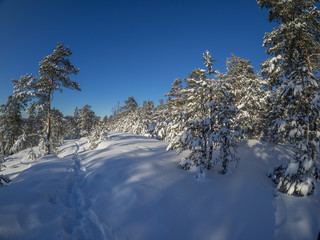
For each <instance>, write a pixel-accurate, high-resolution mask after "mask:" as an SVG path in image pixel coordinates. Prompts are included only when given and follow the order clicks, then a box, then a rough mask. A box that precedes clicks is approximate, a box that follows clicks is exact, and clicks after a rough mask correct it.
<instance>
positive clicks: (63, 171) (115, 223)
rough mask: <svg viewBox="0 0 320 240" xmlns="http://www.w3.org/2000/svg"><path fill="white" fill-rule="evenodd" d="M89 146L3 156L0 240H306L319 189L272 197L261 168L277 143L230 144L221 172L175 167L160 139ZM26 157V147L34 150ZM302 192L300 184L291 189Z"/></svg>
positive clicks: (275, 154) (118, 137)
mask: <svg viewBox="0 0 320 240" xmlns="http://www.w3.org/2000/svg"><path fill="white" fill-rule="evenodd" d="M109 136H110V140H106V141H99V142H98V143H97V148H96V149H95V150H89V147H90V143H88V141H87V139H85V138H82V139H80V140H78V141H76V140H70V141H66V143H65V144H64V145H63V146H62V147H61V149H60V154H58V155H49V156H46V157H42V158H38V159H37V160H34V161H32V160H29V159H27V156H28V152H29V151H28V150H25V151H22V152H20V153H18V154H16V155H13V156H11V157H9V159H7V160H6V162H5V163H4V164H5V165H6V166H7V167H6V168H5V169H4V170H2V171H1V172H0V174H4V175H8V176H10V178H11V179H13V181H12V182H11V183H10V184H8V185H6V186H2V187H1V188H0V191H1V193H0V219H1V223H0V239H24V240H26V239H48V240H49V239H139V240H143V239H146V240H147V239H155V240H156V239H268V240H269V239H284V240H286V239H293V240H294V239H299V240H300V239H316V238H317V236H318V233H319V231H320V219H319V216H320V197H319V196H320V195H319V194H320V193H319V192H316V194H315V195H314V196H309V197H302V198H297V197H292V196H287V195H284V194H279V195H278V196H277V197H275V196H274V190H273V189H274V186H273V185H272V182H271V181H270V179H268V178H267V177H266V174H267V172H268V169H269V168H272V167H274V166H278V165H279V163H282V162H286V161H288V160H289V159H290V154H291V152H290V150H289V148H288V147H286V146H280V145H275V146H273V145H269V144H267V143H264V142H260V141H255V140H246V141H242V142H241V143H240V146H239V148H238V153H239V154H238V155H239V157H240V164H239V166H238V168H235V167H231V169H230V170H231V172H232V173H231V174H229V175H227V176H226V175H221V174H219V173H218V170H216V169H214V170H210V171H207V172H206V173H205V175H206V177H205V178H201V179H196V178H194V174H195V172H194V171H185V170H182V169H180V168H178V163H179V161H180V159H181V156H177V155H176V154H175V153H174V152H173V151H170V152H166V148H167V143H165V142H161V141H157V140H154V139H149V138H146V137H141V136H136V135H132V134H123V133H111V134H110V135H109ZM35 151H36V150H35ZM301 187H302V188H305V187H306V186H301Z"/></svg>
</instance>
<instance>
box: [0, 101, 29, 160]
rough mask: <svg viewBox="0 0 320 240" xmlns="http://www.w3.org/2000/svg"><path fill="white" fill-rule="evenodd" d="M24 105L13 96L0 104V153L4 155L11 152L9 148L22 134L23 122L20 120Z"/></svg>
mask: <svg viewBox="0 0 320 240" xmlns="http://www.w3.org/2000/svg"><path fill="white" fill-rule="evenodd" d="M24 107H25V106H24V103H23V102H20V101H18V100H17V99H16V98H14V97H13V96H9V97H8V101H7V103H6V104H3V105H1V106H0V112H1V115H0V143H1V146H2V147H1V149H2V153H1V154H4V155H5V156H7V155H8V154H10V153H12V152H11V151H10V149H11V148H12V146H13V145H14V143H15V141H16V140H18V137H19V136H20V135H21V134H22V129H23V125H24V122H23V120H22V115H21V111H22V110H23V109H24Z"/></svg>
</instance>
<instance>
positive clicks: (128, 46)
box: [0, 0, 273, 116]
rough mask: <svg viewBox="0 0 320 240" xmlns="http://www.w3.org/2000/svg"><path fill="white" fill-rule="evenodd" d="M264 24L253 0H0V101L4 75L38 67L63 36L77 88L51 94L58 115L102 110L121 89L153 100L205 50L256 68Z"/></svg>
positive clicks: (7, 79) (6, 82) (122, 96)
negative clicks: (75, 71)
mask: <svg viewBox="0 0 320 240" xmlns="http://www.w3.org/2000/svg"><path fill="white" fill-rule="evenodd" d="M272 27H273V25H272V24H270V23H268V21H267V12H266V10H263V11H260V10H259V6H258V5H257V3H256V1H255V0H241V1H240V0H229V1H221V0H211V1H209V0H194V1H188V0H168V1H167V0H159V1H154V0H145V1H142V0H137V1H134V0H132V1H130V0H28V1H26V0H0V66H1V67H0V84H1V85H0V103H1V104H2V103H5V102H6V100H7V97H8V96H9V95H11V94H12V82H11V79H13V78H15V79H19V78H20V76H22V75H25V74H26V73H33V74H38V69H39V65H38V64H39V62H40V61H41V60H42V58H43V57H44V56H46V55H49V54H51V53H52V51H53V49H55V47H56V45H57V42H65V44H66V45H68V46H70V48H71V50H72V52H73V54H72V56H71V62H72V63H73V64H74V65H75V66H76V67H79V68H80V72H79V73H78V75H77V76H76V77H74V78H73V79H74V80H76V81H78V82H79V83H80V86H81V88H82V91H81V92H77V91H70V90H65V91H64V93H62V94H60V93H56V94H55V99H54V102H53V105H54V106H55V107H57V108H58V109H59V110H61V111H62V112H63V113H64V114H73V110H74V108H75V107H76V106H78V107H83V106H84V105H85V104H89V105H91V106H92V109H93V110H94V111H95V112H96V113H97V114H98V115H100V116H104V115H109V114H110V112H111V109H112V107H113V106H115V105H116V104H117V102H118V101H120V102H123V101H124V100H126V99H127V98H128V97H129V96H133V97H134V98H135V99H136V100H137V101H138V103H139V104H142V102H143V100H153V101H154V102H155V104H158V100H159V99H161V98H164V94H165V93H167V92H168V91H169V90H170V87H171V84H172V82H173V80H174V79H175V78H177V77H180V78H183V77H184V76H186V75H187V74H188V73H189V72H191V71H192V70H193V69H195V68H198V67H203V65H202V64H203V63H202V53H203V52H204V51H205V50H206V49H208V50H209V51H210V52H212V54H213V57H214V58H215V59H216V60H217V62H216V65H215V66H216V69H219V70H220V71H222V72H223V71H225V61H226V58H227V57H229V56H230V55H231V53H233V54H235V55H236V56H239V57H243V58H246V59H251V60H252V64H253V66H254V67H255V69H256V70H259V66H260V63H261V61H262V60H264V59H266V58H267V55H266V54H265V49H264V48H263V47H262V42H263V36H264V33H265V32H270V31H271V30H272Z"/></svg>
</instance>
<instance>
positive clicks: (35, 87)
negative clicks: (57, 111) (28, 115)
mask: <svg viewBox="0 0 320 240" xmlns="http://www.w3.org/2000/svg"><path fill="white" fill-rule="evenodd" d="M70 55H71V50H70V48H69V47H65V46H64V44H63V43H62V44H58V45H57V48H56V49H55V50H54V51H53V53H52V54H50V55H48V56H46V57H44V58H43V60H42V61H41V62H40V63H39V78H37V77H35V76H33V75H26V76H23V77H21V78H20V79H19V80H14V89H15V97H17V98H21V99H24V101H33V102H32V103H31V105H30V106H29V109H28V111H29V112H33V111H34V109H38V110H41V111H43V112H44V115H45V117H46V122H47V126H46V128H45V129H46V132H44V136H45V141H46V143H45V145H46V148H47V154H50V153H51V151H52V146H51V140H52V139H51V137H52V129H51V125H52V121H51V120H52V116H51V115H52V107H51V103H52V100H53V96H54V93H55V92H56V91H59V92H62V91H63V88H69V89H75V90H78V91H80V88H79V83H78V82H76V81H72V80H70V75H72V74H77V73H78V72H79V69H78V68H75V67H74V66H73V65H72V64H71V62H70V60H69V59H68V57H69V56H70Z"/></svg>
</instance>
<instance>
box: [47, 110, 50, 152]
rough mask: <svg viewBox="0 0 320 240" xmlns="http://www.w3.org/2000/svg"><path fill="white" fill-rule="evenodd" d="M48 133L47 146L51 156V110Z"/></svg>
mask: <svg viewBox="0 0 320 240" xmlns="http://www.w3.org/2000/svg"><path fill="white" fill-rule="evenodd" d="M47 121H48V132H47V142H46V145H47V148H48V151H47V154H48V155H49V154H51V140H50V138H51V116H50V109H49V112H48V120H47Z"/></svg>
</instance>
